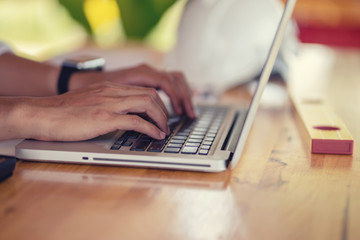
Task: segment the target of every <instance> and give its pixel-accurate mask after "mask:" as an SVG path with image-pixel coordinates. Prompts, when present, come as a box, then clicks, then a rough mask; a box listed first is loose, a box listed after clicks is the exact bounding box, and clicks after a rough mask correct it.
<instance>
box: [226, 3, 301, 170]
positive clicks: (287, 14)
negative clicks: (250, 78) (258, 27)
mask: <svg viewBox="0 0 360 240" xmlns="http://www.w3.org/2000/svg"><path fill="white" fill-rule="evenodd" d="M295 4H296V0H287V1H286V5H285V8H284V11H283V14H282V16H281V19H280V21H279V24H278V27H277V30H276V31H275V34H274V39H273V41H272V43H271V45H270V46H269V52H268V55H267V58H266V61H265V63H264V67H263V69H262V72H261V74H260V77H259V79H258V80H257V85H256V87H255V90H254V94H253V97H252V100H251V102H250V105H249V110H248V112H247V116H246V118H245V122H244V126H243V128H242V131H241V136H240V138H239V140H238V142H237V147H236V150H235V152H234V155H233V159H232V161H231V167H232V168H233V167H234V166H235V165H236V164H237V162H238V161H239V158H240V156H241V153H242V150H243V148H244V145H245V141H246V139H247V137H248V135H249V132H250V129H251V126H252V123H253V122H254V118H255V114H256V111H257V109H258V107H259V104H260V99H261V96H262V94H263V92H264V89H265V86H266V84H267V82H268V80H269V78H270V75H271V72H272V70H273V68H274V64H275V61H276V57H277V56H278V53H279V50H280V46H281V43H282V40H283V38H284V35H285V31H286V27H287V24H288V22H289V20H290V18H291V15H292V13H293V10H294V7H295Z"/></svg>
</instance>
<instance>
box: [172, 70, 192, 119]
mask: <svg viewBox="0 0 360 240" xmlns="http://www.w3.org/2000/svg"><path fill="white" fill-rule="evenodd" d="M171 74H172V76H174V78H175V83H176V85H177V86H178V89H179V92H180V94H181V100H182V106H183V107H184V109H185V112H186V115H187V116H188V117H190V118H195V117H196V114H195V110H194V107H193V103H192V91H191V89H190V87H189V85H188V84H187V82H186V80H185V76H184V75H183V74H182V73H180V72H172V73H171Z"/></svg>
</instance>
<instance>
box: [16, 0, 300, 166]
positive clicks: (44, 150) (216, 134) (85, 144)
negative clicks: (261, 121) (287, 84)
mask: <svg viewBox="0 0 360 240" xmlns="http://www.w3.org/2000/svg"><path fill="white" fill-rule="evenodd" d="M295 3H296V0H288V1H287V3H286V6H285V8H284V12H283V15H282V17H281V20H280V23H279V25H278V28H277V31H276V34H275V37H274V40H273V42H272V45H271V48H270V49H269V53H268V56H267V60H266V62H265V64H264V67H263V71H262V73H261V75H260V78H259V80H258V81H257V87H256V90H255V92H254V95H253V97H252V100H251V102H250V103H249V105H248V106H246V107H245V108H243V107H239V106H220V105H208V106H206V105H203V106H197V109H198V112H199V114H198V115H199V116H198V118H197V119H195V120H190V119H187V118H186V117H183V116H174V117H170V118H169V126H170V129H171V130H172V132H171V134H169V135H168V136H167V137H166V138H165V139H164V140H154V139H151V138H150V137H148V136H146V135H143V134H139V133H137V132H133V131H126V132H125V131H117V132H113V133H109V134H107V135H104V136H100V137H98V138H95V139H91V140H88V141H79V142H44V141H36V140H24V141H23V142H21V143H20V144H18V145H17V146H16V157H17V158H19V159H24V160H32V161H44V162H63V163H78V164H102V165H119V166H130V167H150V168H166V169H179V170H192V171H204V172H219V171H223V170H225V169H227V168H228V167H234V166H235V165H236V163H237V162H238V161H239V159H240V156H241V153H242V150H243V148H244V145H245V142H246V139H247V136H248V134H249V131H250V128H251V125H252V123H253V121H254V117H255V113H256V111H257V109H258V106H259V102H260V98H261V95H262V93H263V91H264V88H265V86H266V83H267V82H268V79H269V77H270V74H271V71H272V69H273V67H274V63H275V60H276V57H277V55H278V52H279V49H280V45H281V42H282V39H283V36H284V34H285V30H286V26H287V23H288V22H289V20H290V18H291V15H292V12H293V9H294V6H295ZM239 105H240V104H239Z"/></svg>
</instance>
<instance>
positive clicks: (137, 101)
mask: <svg viewBox="0 0 360 240" xmlns="http://www.w3.org/2000/svg"><path fill="white" fill-rule="evenodd" d="M117 109H118V113H122V114H124V113H145V114H146V115H147V116H149V117H150V118H151V119H152V120H153V121H154V122H155V124H156V125H157V126H158V127H159V128H160V129H161V130H162V131H163V132H165V133H169V132H170V130H169V127H168V124H167V116H166V114H165V112H164V111H163V110H162V108H161V107H160V106H159V104H158V103H157V102H156V101H155V100H154V99H153V98H152V96H150V95H139V96H129V97H126V98H125V99H124V100H123V101H121V102H119V103H118V107H117Z"/></svg>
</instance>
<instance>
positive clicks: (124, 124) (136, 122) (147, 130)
mask: <svg viewBox="0 0 360 240" xmlns="http://www.w3.org/2000/svg"><path fill="white" fill-rule="evenodd" d="M116 122H117V128H118V129H121V130H133V131H136V132H140V133H144V134H146V135H148V136H149V137H152V138H155V139H164V138H165V136H166V133H165V132H163V131H161V130H160V129H159V128H158V127H156V126H155V125H154V124H152V123H150V122H148V121H146V120H144V119H142V118H141V117H139V116H137V115H130V114H129V115H121V116H120V119H117V121H116Z"/></svg>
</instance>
